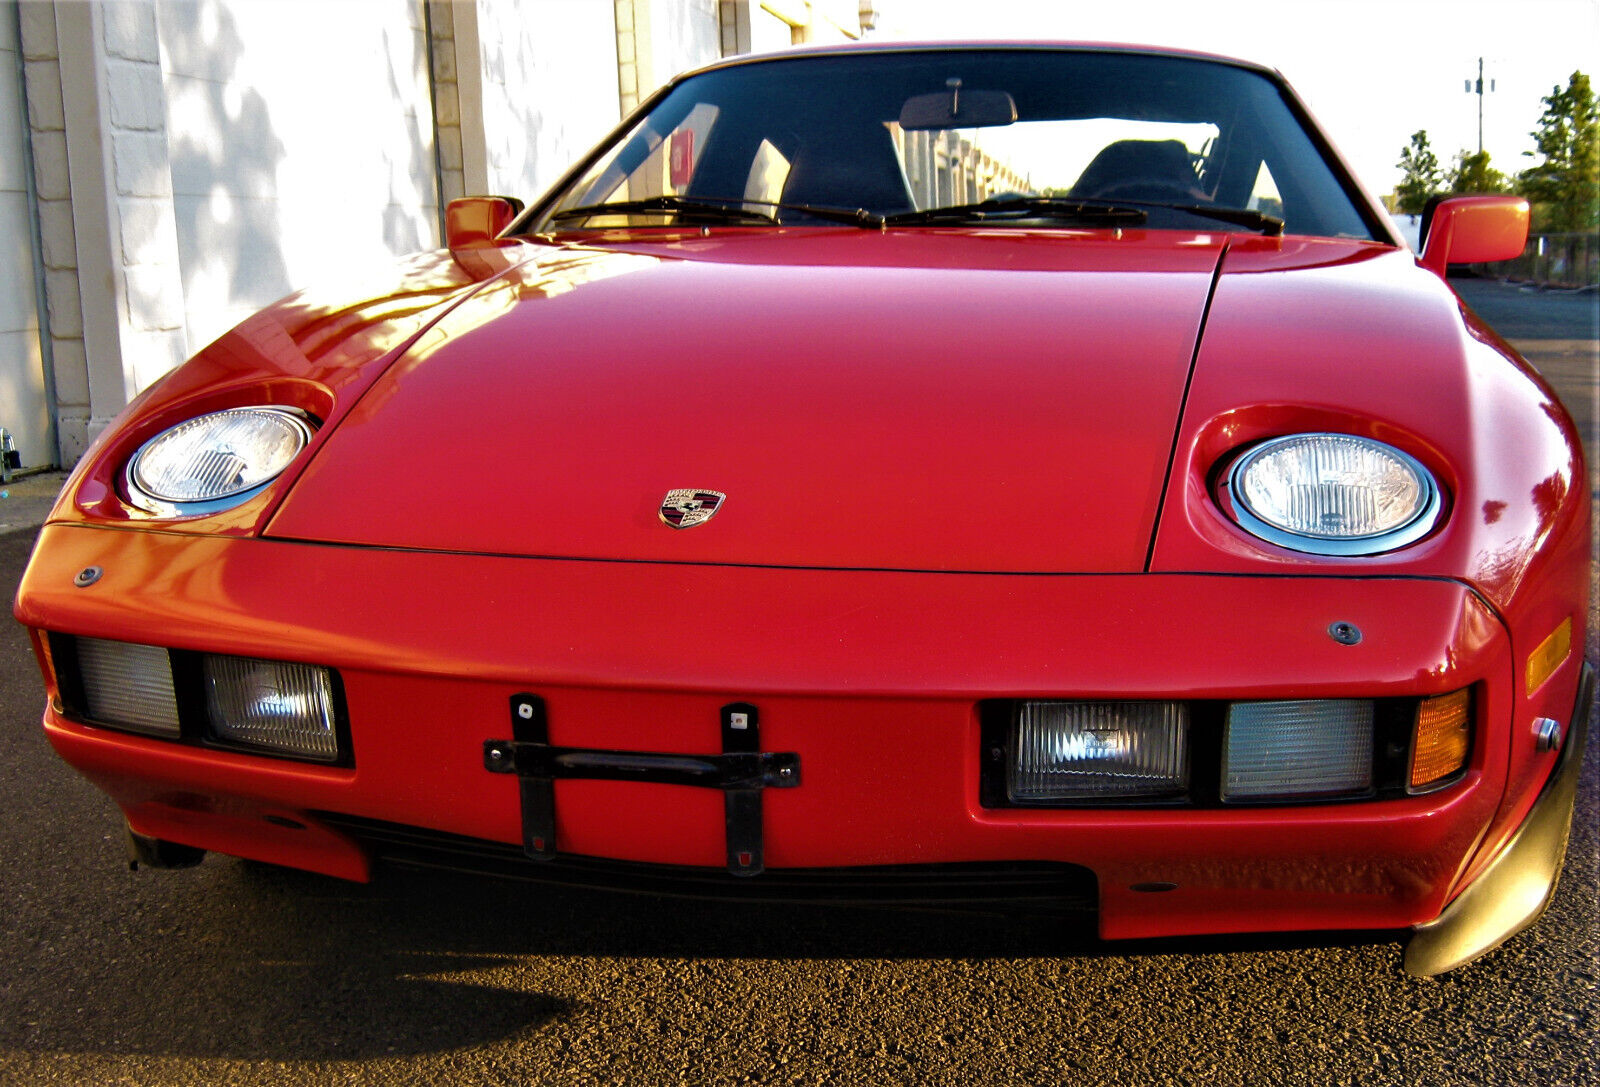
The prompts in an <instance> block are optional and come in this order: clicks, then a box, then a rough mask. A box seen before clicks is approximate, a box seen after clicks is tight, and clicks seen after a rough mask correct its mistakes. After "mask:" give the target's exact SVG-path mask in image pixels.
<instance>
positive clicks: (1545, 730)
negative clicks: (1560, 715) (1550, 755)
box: [1533, 717, 1564, 753]
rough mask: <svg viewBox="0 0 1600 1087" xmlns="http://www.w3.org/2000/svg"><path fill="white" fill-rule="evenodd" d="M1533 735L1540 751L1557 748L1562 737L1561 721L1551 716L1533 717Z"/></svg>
mask: <svg viewBox="0 0 1600 1087" xmlns="http://www.w3.org/2000/svg"><path fill="white" fill-rule="evenodd" d="M1533 735H1534V738H1535V740H1536V741H1537V742H1538V744H1539V751H1540V752H1541V753H1543V752H1546V751H1556V750H1559V749H1560V747H1561V741H1562V739H1563V738H1564V737H1563V736H1562V733H1561V722H1560V721H1557V720H1556V719H1555V718H1553V717H1535V718H1534V719H1533Z"/></svg>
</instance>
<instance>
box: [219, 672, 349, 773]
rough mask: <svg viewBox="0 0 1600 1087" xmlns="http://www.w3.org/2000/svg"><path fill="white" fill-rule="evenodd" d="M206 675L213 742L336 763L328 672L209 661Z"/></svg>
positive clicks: (335, 717) (337, 746) (337, 743)
mask: <svg viewBox="0 0 1600 1087" xmlns="http://www.w3.org/2000/svg"><path fill="white" fill-rule="evenodd" d="M204 674H205V694H206V715H207V717H208V719H209V721H210V727H211V735H212V738H214V739H215V740H217V741H219V742H221V743H225V744H233V745H238V746H242V747H251V748H256V749H259V750H263V751H271V752H276V753H278V754H283V755H292V756H295V757H296V758H302V759H315V760H317V761H319V762H333V761H335V760H336V759H338V757H339V739H338V732H337V728H336V722H337V715H336V712H335V708H334V707H335V697H334V684H333V673H332V672H330V671H329V670H328V669H326V668H315V667H313V666H311V665H309V664H288V663H285V662H282V661H268V660H255V659H253V658H249V657H221V656H212V655H207V656H206V658H205V662H204Z"/></svg>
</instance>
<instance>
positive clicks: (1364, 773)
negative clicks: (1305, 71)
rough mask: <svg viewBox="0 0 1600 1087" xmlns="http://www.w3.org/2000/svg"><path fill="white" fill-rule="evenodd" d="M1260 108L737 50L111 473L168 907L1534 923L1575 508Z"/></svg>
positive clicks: (101, 690)
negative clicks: (444, 885) (318, 897)
mask: <svg viewBox="0 0 1600 1087" xmlns="http://www.w3.org/2000/svg"><path fill="white" fill-rule="evenodd" d="M1527 222H1528V209H1527V205H1526V204H1525V203H1524V202H1522V201H1521V200H1519V199H1517V198H1513V197H1498V196H1495V197H1469V198H1462V199H1457V200H1448V201H1445V202H1444V203H1442V204H1440V205H1439V206H1438V207H1437V209H1436V210H1435V211H1434V213H1433V215H1432V220H1431V229H1430V230H1429V232H1428V234H1427V239H1426V243H1425V245H1424V247H1423V251H1422V254H1421V256H1420V258H1419V257H1418V256H1416V255H1415V254H1413V253H1412V252H1410V251H1409V250H1408V249H1406V248H1405V247H1404V245H1403V244H1402V243H1401V242H1400V241H1399V239H1398V238H1397V236H1396V235H1395V233H1394V231H1393V229H1392V228H1391V226H1390V224H1389V222H1388V220H1387V219H1386V218H1385V216H1384V214H1383V211H1382V209H1381V208H1380V207H1378V206H1376V205H1375V204H1374V203H1373V201H1372V200H1371V199H1370V198H1368V197H1367V196H1365V195H1364V194H1363V193H1362V191H1361V189H1360V187H1359V186H1358V185H1357V184H1356V182H1355V181H1354V180H1352V178H1351V175H1350V173H1349V171H1348V169H1347V168H1346V167H1345V166H1344V165H1343V164H1342V163H1341V162H1340V160H1339V158H1338V156H1337V155H1336V154H1335V152H1334V151H1333V150H1332V148H1331V146H1330V144H1329V142H1328V140H1327V138H1326V137H1325V136H1324V135H1323V134H1322V132H1320V131H1319V130H1318V129H1317V127H1316V126H1315V125H1314V124H1313V123H1312V121H1311V120H1310V118H1309V117H1308V116H1307V114H1306V111H1305V109H1304V107H1303V106H1302V105H1301V104H1300V103H1299V101H1298V100H1297V99H1296V98H1295V97H1294V95H1293V94H1292V93H1291V92H1290V91H1289V90H1288V88H1287V87H1286V86H1285V85H1284V84H1283V83H1282V81H1281V80H1280V79H1279V77H1278V76H1276V75H1275V74H1274V73H1273V72H1271V71H1269V70H1265V69H1262V68H1259V67H1256V66H1254V65H1250V64H1244V63H1240V62H1237V61H1232V60H1226V59H1222V58H1217V57H1209V56H1200V55H1192V54H1186V53H1177V52H1169V51H1158V50H1149V49H1128V48H1110V47H1102V46H1073V45H1048V46H1032V45H1026V46H1025V45H1016V46H1010V45H1006V46H994V45H986V46H937V47H930V46H903V47H902V46H896V47H853V48H841V49H822V50H814V51H802V52H796V53H790V54H775V55H770V56H765V57H739V58H734V59H730V60H727V61H724V62H722V63H719V64H715V65H712V66H711V67H708V68H705V69H702V70H700V71H698V72H695V73H691V74H688V75H685V76H682V77H680V78H678V79H676V80H674V81H673V82H672V83H671V84H669V85H668V86H666V87H664V88H663V89H662V90H661V91H660V92H659V93H658V94H656V95H655V96H654V97H652V98H651V99H650V100H649V101H648V102H647V103H645V105H644V106H642V107H641V108H640V110H639V111H638V112H637V113H636V114H634V115H633V116H632V117H630V118H629V119H628V120H627V121H626V122H624V124H623V125H622V126H621V127H620V128H619V129H618V130H617V131H616V133H615V134H613V135H612V136H611V137H610V138H609V139H608V140H606V141H605V143H604V144H603V145H601V146H600V147H599V148H598V149H596V150H595V151H594V152H593V153H592V154H590V155H589V156H588V157H587V158H585V159H583V160H582V161H581V162H579V163H578V164H577V165H576V166H575V167H574V168H573V169H572V170H571V171H570V172H569V173H568V174H567V175H566V177H565V178H564V179H563V180H562V181H561V182H560V183H559V184H557V185H556V186H555V188H554V189H553V190H552V191H551V192H550V193H549V194H548V195H546V196H545V197H543V198H542V199H541V200H540V201H539V202H538V203H536V204H534V205H533V206H531V207H530V208H528V209H527V210H525V211H524V210H522V209H521V208H520V206H519V205H518V204H517V203H516V202H515V201H512V200H509V199H505V198H472V199H468V200H464V201H458V202H456V203H455V204H453V205H452V206H451V208H450V212H449V230H448V238H449V249H448V251H441V252H438V253H433V254H426V255H422V256H419V257H416V258H414V259H412V260H410V261H409V262H407V263H405V264H403V265H401V266H400V267H399V268H398V269H397V270H396V271H395V273H394V275H393V277H392V279H391V280H390V281H389V282H387V283H384V284H382V285H381V286H380V288H379V289H377V290H369V291H368V292H367V293H365V294H355V295H354V296H353V297H350V298H342V299H341V298H331V297H330V298H324V297H320V296H313V295H309V294H306V295H296V296H292V297H290V298H288V299H285V300H284V301H282V302H279V303H277V304H276V305H274V306H272V307H270V308H268V309H267V310H265V311H263V312H262V313H260V314H258V315H257V316H255V317H253V318H251V319H250V320H248V321H246V322H245V323H244V324H242V325H240V326H239V327H238V328H237V329H235V330H234V331H232V332H230V333H228V334H227V335H225V336H223V337H222V338H221V339H219V340H217V341H216V342H215V343H213V344H211V345H210V346H209V347H207V348H206V349H205V350H203V351H201V352H200V353H199V354H198V355H197V356H195V358H194V359H193V360H192V361H190V362H189V363H188V364H187V365H185V366H183V367H181V368H180V369H178V370H177V371H175V372H174V373H172V374H171V375H169V376H168V377H166V378H165V379H163V380H162V381H161V382H159V383H158V384H156V385H155V386H154V387H153V388H151V389H150V390H148V391H147V392H145V393H144V394H143V395H142V396H140V397H139V399H138V400H137V401H136V402H135V403H133V404H132V405H131V406H130V407H129V408H128V410H127V411H126V412H125V413H124V415H123V416H122V417H121V419H120V420H119V421H118V422H117V423H116V424H115V425H114V426H112V427H111V428H110V430H108V431H107V432H106V434H105V435H104V436H103V437H102V438H101V440H100V441H99V442H98V443H97V445H96V446H95V447H94V448H93V449H92V450H91V451H90V452H89V453H88V455H86V456H85V457H84V458H83V460H82V462H81V463H80V464H79V465H78V467H77V470H76V471H75V472H74V474H73V476H72V478H71V480H70V482H69V484H68V485H67V487H66V489H65V491H64V494H63V496H62V498H61V501H60V504H59V505H58V506H57V507H56V509H55V511H54V514H53V515H52V517H51V519H50V522H49V524H48V525H47V526H46V527H45V528H44V530H43V532H42V534H41V536H40V538H39V543H38V548H37V551H36V553H35V554H34V556H33V559H32V562H31V565H30V566H29V568H28V571H27V574H26V577H25V579H24V581H23V583H22V587H21V591H20V594H19V596H18V598H17V603H16V615H17V617H18V618H19V619H20V620H21V621H22V622H23V623H25V624H26V625H27V626H28V627H29V628H31V630H32V631H33V638H34V645H35V646H36V648H37V651H38V656H39V659H40V661H41V662H42V664H43V670H44V677H45V685H46V689H47V694H48V704H47V708H46V711H45V719H44V723H45V729H46V731H47V733H48V735H49V738H50V741H51V743H52V744H54V746H55V748H56V750H57V751H58V752H59V753H60V754H61V756H62V757H63V758H64V759H66V760H67V761H68V762H69V763H71V764H72V765H73V766H74V767H76V768H77V769H78V770H79V771H81V772H82V773H83V774H84V775H86V776H87V777H88V778H89V779H90V780H91V781H93V782H94V783H95V784H96V785H98V786H99V787H100V788H102V789H104V790H105V791H106V792H107V793H109V794H110V795H111V796H112V797H113V798H115V800H116V801H117V803H118V804H119V805H120V806H121V808H122V810H123V812H124V813H125V814H126V817H127V822H128V829H129V842H130V849H131V855H132V857H133V859H134V860H135V862H136V863H139V864H145V865H152V866H157V867H159V866H175V865H182V864H187V863H194V862H196V861H198V860H199V858H200V857H201V855H202V853H203V851H206V850H214V851H218V852H222V853H227V854H234V855H237V856H240V857H247V858H254V859H256V860H260V861H266V862H271V863H275V864H281V865H291V866H295V867H299V868H304V869H310V870H313V871H317V872H322V873H327V874H330V875H334V876H341V877H345V878H348V879H355V880H362V879H366V878H368V876H369V874H370V872H371V871H372V869H373V866H374V864H376V863H379V862H383V861H386V860H388V861H398V862H406V863H413V864H432V865H446V866H459V867H464V868H484V869H490V870H497V871H501V872H518V873H524V874H531V875H534V876H537V877H542V878H548V879H552V880H568V881H576V882H583V883H590V884H606V885H620V886H627V887H630V888H633V889H640V888H643V889H649V890H655V891H660V892H664V893H704V894H711V895H729V896H741V895H743V896H751V897H765V898H836V897H845V898H864V899H872V900H880V901H881V900H889V901H907V902H924V903H926V902H948V901H952V900H958V899H967V898H990V899H1017V900H1031V901H1035V902H1037V901H1046V902H1050V903H1053V904H1055V905H1057V906H1059V907H1061V908H1064V909H1077V908H1081V909H1083V910H1084V911H1087V912H1090V913H1092V914H1093V916H1094V917H1095V918H1097V922H1098V925H1099V932H1100V933H1101V935H1103V936H1104V937H1106V938H1108V939H1117V938H1126V937H1146V936H1172V935H1182V934H1197V933H1222V932H1246V931H1251V932H1260V931H1269V930H1313V929H1374V930H1403V929H1410V930H1413V931H1414V935H1413V936H1412V938H1411V940H1410V944H1409V948H1408V951H1407V956H1406V965H1407V968H1408V969H1409V970H1411V971H1413V972H1416V973H1437V972H1439V971H1442V970H1446V969H1449V968H1451V967H1453V966H1456V965H1458V964H1460V963H1462V962H1465V961H1468V960H1470V959H1472V958H1474V957H1475V956H1477V955H1479V954H1482V953H1483V952H1485V951H1487V950H1489V949H1490V948H1493V947H1495V946H1496V945H1498V944H1499V943H1500V942H1501V941H1503V940H1505V939H1506V938H1508V937H1509V936H1511V935H1512V934H1514V933H1516V932H1517V931H1518V930H1520V929H1521V928H1523V927H1525V926H1526V925H1528V924H1529V923H1531V922H1532V921H1533V920H1534V919H1535V918H1536V917H1537V916H1538V915H1539V913H1540V912H1541V910H1542V909H1543V907H1544V905H1545V903H1546V902H1547V901H1548V899H1549V896H1550V893H1551V891H1552V889H1553V887H1554V885H1555V880H1556V877H1557V875H1558V872H1559V869H1560V865H1561V859H1562V855H1563V853H1564V850H1565V843H1566V835H1567V828H1568V825H1569V822H1570V817H1571V812H1572V806H1573V797H1574V789H1575V781H1576V777H1577V774H1578V769H1579V764H1580V762H1581V759H1582V752H1583V747H1584V739H1585V734H1586V730H1587V709H1588V706H1589V702H1590V695H1589V690H1590V686H1589V685H1590V679H1589V675H1590V670H1589V668H1588V667H1587V665H1586V664H1585V662H1584V660H1583V656H1582V647H1583V646H1584V644H1585V641H1584V638H1585V623H1586V614H1585V604H1586V601H1587V599H1588V593H1589V562H1590V542H1589V534H1590V528H1589V496H1588V489H1587V487H1586V486H1585V483H1584V480H1585V479H1586V476H1585V469H1584V465H1583V460H1582V453H1581V452H1580V447H1579V442H1578V439H1577V436H1576V434H1575V432H1574V429H1573V425H1572V423H1571V421H1570V420H1569V418H1568V416H1567V414H1566V413H1565V411H1563V409H1562V407H1561V405H1560V404H1559V403H1558V402H1557V400H1556V397H1555V396H1554V395H1553V394H1552V392H1551V390H1550V387H1549V386H1548V385H1546V384H1545V382H1544V381H1543V380H1541V379H1540V377H1539V376H1538V375H1537V374H1536V373H1534V372H1533V371H1532V370H1530V369H1529V367H1528V366H1527V365H1526V364H1525V363H1524V362H1522V361H1521V360H1520V359H1518V358H1517V356H1516V355H1515V354H1514V353H1513V352H1512V350H1511V349H1510V348H1508V347H1507V346H1506V344H1505V343H1504V342H1502V341H1501V340H1500V339H1499V338H1498V337H1497V336H1496V335H1495V334H1494V333H1493V332H1492V331H1490V330H1489V329H1488V328H1487V327H1485V326H1484V325H1483V323H1482V322H1481V321H1479V320H1478V319H1477V318H1476V317H1475V316H1474V315H1473V314H1472V313H1470V312H1469V311H1467V310H1466V309H1464V308H1463V306H1462V305H1461V303H1460V301H1459V300H1458V299H1457V298H1456V297H1455V296H1454V295H1453V294H1452V293H1451V291H1450V289H1449V287H1448V285H1447V284H1446V282H1445V280H1444V273H1445V270H1446V267H1447V266H1448V265H1450V264H1453V263H1460V262H1473V261H1493V260H1500V259H1505V258H1508V257H1511V256H1513V255H1515V254H1517V253H1518V252H1519V251H1520V250H1521V248H1522V245H1523V242H1524V238H1525V236H1526V233H1527Z"/></svg>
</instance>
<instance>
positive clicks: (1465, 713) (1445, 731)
mask: <svg viewBox="0 0 1600 1087" xmlns="http://www.w3.org/2000/svg"><path fill="white" fill-rule="evenodd" d="M1471 708H1472V700H1471V699H1470V698H1469V697H1468V692H1467V691H1465V690H1461V691H1456V692H1454V693H1452V694H1445V695H1440V696H1438V697H1437V698H1425V699H1423V700H1422V703H1421V705H1419V706H1418V707H1417V726H1416V730H1415V732H1414V733H1413V734H1412V737H1411V788H1413V789H1421V788H1424V787H1426V786H1428V785H1432V784H1433V783H1434V782H1437V781H1443V780H1444V779H1445V778H1447V777H1450V776H1451V775H1452V774H1455V773H1457V772H1458V771H1459V770H1460V769H1461V768H1462V767H1463V766H1465V765H1466V764H1467V751H1468V749H1469V747H1470V740H1471V736H1472V729H1471V714H1470V712H1469V711H1470V710H1471Z"/></svg>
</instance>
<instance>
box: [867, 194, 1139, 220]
mask: <svg viewBox="0 0 1600 1087" xmlns="http://www.w3.org/2000/svg"><path fill="white" fill-rule="evenodd" d="M1146 218H1148V216H1147V214H1146V213H1145V212H1144V211H1143V210H1142V209H1140V208H1136V207H1133V206H1132V205H1129V204H1119V203H1113V202H1109V201H1107V202H1099V201H1094V200H1076V199H1072V198H1070V197H1060V196H1008V197H1004V198H1001V199H998V200H983V201H980V202H978V203H976V204H954V205H951V206H950V207H944V208H928V209H927V210H925V211H903V212H899V213H897V214H894V215H885V216H884V217H883V221H884V225H886V226H915V225H917V224H919V223H930V224H934V223H990V222H1004V221H1007V220H1011V219H1063V220H1070V221H1072V222H1078V223H1085V224H1089V225H1093V226H1137V225H1138V224H1139V223H1142V222H1144V221H1145V219H1146Z"/></svg>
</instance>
